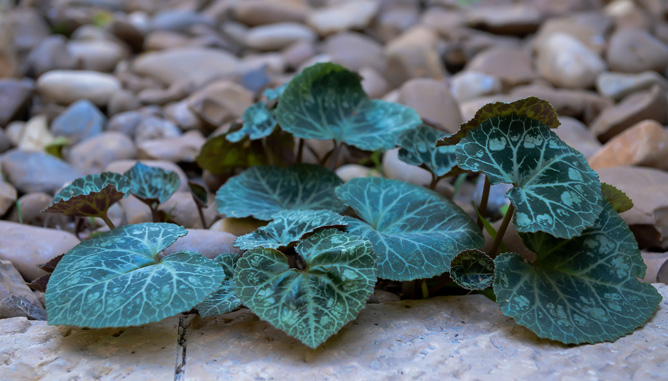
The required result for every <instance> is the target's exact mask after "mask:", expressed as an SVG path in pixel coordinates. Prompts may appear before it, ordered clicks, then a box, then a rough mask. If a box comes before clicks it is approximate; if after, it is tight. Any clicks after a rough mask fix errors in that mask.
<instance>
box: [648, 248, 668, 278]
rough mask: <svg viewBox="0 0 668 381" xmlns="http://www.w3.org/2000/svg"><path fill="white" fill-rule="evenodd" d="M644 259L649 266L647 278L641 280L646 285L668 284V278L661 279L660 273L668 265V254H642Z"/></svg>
mask: <svg viewBox="0 0 668 381" xmlns="http://www.w3.org/2000/svg"><path fill="white" fill-rule="evenodd" d="M641 254H642V259H643V261H644V262H645V265H647V271H646V272H645V277H644V278H642V279H641V281H642V282H645V283H657V282H658V283H664V284H665V283H666V281H668V278H666V279H659V273H660V272H661V268H662V267H663V266H665V265H666V263H668V253H654V252H647V251H643V252H641Z"/></svg>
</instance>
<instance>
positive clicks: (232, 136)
mask: <svg viewBox="0 0 668 381" xmlns="http://www.w3.org/2000/svg"><path fill="white" fill-rule="evenodd" d="M241 119H242V120H243V121H244V124H243V127H241V129H240V130H237V131H234V132H230V133H229V134H227V135H226V138H227V140H228V141H230V142H232V143H236V142H238V141H240V140H241V139H243V138H244V137H246V136H248V137H249V138H250V139H251V140H257V139H262V138H264V137H266V136H269V135H271V133H272V132H274V128H276V125H277V123H276V118H275V117H274V114H273V113H272V112H271V111H270V110H269V108H267V104H266V103H264V102H258V103H255V104H254V105H252V106H250V107H249V108H247V109H246V111H244V114H243V115H242V116H241Z"/></svg>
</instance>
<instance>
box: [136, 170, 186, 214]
mask: <svg viewBox="0 0 668 381" xmlns="http://www.w3.org/2000/svg"><path fill="white" fill-rule="evenodd" d="M125 176H127V177H128V178H129V179H130V180H131V181H132V190H131V191H130V192H131V193H132V195H134V196H135V197H137V198H139V199H140V200H142V201H144V202H146V203H148V204H151V203H154V202H159V203H163V202H165V201H167V199H169V198H170V197H172V194H174V192H176V190H177V189H179V186H180V185H181V180H179V175H178V174H177V173H176V172H174V171H168V170H164V169H162V168H158V167H149V166H148V165H144V164H142V163H140V162H137V163H136V164H135V165H134V166H133V167H132V168H130V169H129V170H128V171H127V172H125Z"/></svg>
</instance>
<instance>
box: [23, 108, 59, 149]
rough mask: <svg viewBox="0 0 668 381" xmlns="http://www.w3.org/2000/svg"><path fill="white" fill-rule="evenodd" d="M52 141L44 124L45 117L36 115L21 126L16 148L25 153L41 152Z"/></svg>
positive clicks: (47, 127)
mask: <svg viewBox="0 0 668 381" xmlns="http://www.w3.org/2000/svg"><path fill="white" fill-rule="evenodd" d="M53 139H54V137H53V135H51V133H50V132H49V126H48V125H47V122H46V115H36V116H34V117H32V118H30V120H29V121H28V122H27V123H26V124H25V125H24V126H23V129H22V130H21V137H20V138H19V144H17V147H18V148H19V149H22V150H26V151H41V150H43V149H44V147H46V146H47V145H48V144H49V143H51V142H52V141H53Z"/></svg>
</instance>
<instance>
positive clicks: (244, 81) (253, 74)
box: [241, 57, 285, 94]
mask: <svg viewBox="0 0 668 381" xmlns="http://www.w3.org/2000/svg"><path fill="white" fill-rule="evenodd" d="M280 60H283V57H280ZM267 69H268V65H267V64H263V65H262V66H261V67H258V68H257V69H252V70H249V71H247V72H246V73H244V75H243V76H242V77H241V86H243V87H245V88H246V89H248V90H250V91H251V92H253V94H259V93H260V91H262V90H263V89H265V88H267V87H268V86H269V85H270V84H271V78H270V77H269V74H268V70H267ZM283 69H285V67H283Z"/></svg>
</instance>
